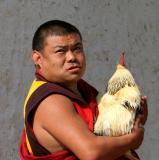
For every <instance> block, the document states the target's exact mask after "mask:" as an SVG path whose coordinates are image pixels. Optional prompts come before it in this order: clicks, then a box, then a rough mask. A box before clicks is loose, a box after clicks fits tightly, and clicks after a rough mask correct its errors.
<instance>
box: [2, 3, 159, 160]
mask: <svg viewBox="0 0 159 160" xmlns="http://www.w3.org/2000/svg"><path fill="white" fill-rule="evenodd" d="M50 19H61V20H66V21H68V22H70V23H72V24H74V25H76V26H77V27H78V28H79V29H80V30H81V32H82V35H83V39H84V47H85V53H86V58H87V70H86V73H85V76H84V78H85V79H86V80H87V81H88V82H90V83H91V84H92V85H94V86H95V87H96V88H97V89H98V90H101V91H104V89H105V83H106V82H107V80H108V79H109V77H110V76H111V74H112V73H113V71H114V70H115V66H116V64H117V61H118V58H119V54H120V51H121V50H122V49H124V50H125V53H126V63H127V66H128V68H129V69H130V70H131V71H132V73H133V74H134V77H135V79H136V81H137V82H138V84H139V86H140V87H141V90H142V93H143V94H144V95H147V96H148V104H149V118H148V122H147V124H146V132H145V140H144V143H143V145H142V146H141V148H140V149H139V150H138V153H139V154H140V156H141V159H144V160H157V159H158V158H157V157H158V149H159V143H158V142H159V136H158V133H159V125H158V115H159V107H158V102H159V96H158V92H159V85H158V79H159V54H158V50H159V1H157V0H140V1H138V0H118V1H117V0H98V1H96V0H86V1H84V0H58V1H57V0H1V1H0V68H1V69H0V110H1V112H0V126H1V130H0V159H2V160H3V159H5V160H17V159H19V157H18V146H19V140H20V135H21V130H22V127H23V117H22V113H23V101H24V97H25V95H26V92H27V90H28V89H29V85H30V83H31V81H32V79H33V77H34V66H33V64H32V62H31V58H30V57H31V41H32V36H33V33H34V31H35V29H36V28H37V27H38V26H39V25H40V24H41V23H43V22H45V21H47V20H50Z"/></svg>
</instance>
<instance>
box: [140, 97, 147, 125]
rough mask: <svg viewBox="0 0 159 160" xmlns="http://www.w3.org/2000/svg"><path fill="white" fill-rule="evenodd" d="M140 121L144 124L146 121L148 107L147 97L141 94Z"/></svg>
mask: <svg viewBox="0 0 159 160" xmlns="http://www.w3.org/2000/svg"><path fill="white" fill-rule="evenodd" d="M141 115H142V117H141V118H142V119H141V123H142V124H143V125H144V124H145V123H146V121H147V116H148V107H147V97H146V96H142V97H141Z"/></svg>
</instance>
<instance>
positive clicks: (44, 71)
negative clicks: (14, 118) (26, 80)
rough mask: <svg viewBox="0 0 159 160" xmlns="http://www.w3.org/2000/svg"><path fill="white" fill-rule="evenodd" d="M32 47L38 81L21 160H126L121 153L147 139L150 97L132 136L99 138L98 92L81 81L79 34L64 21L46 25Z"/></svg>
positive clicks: (28, 110) (27, 110)
mask: <svg viewBox="0 0 159 160" xmlns="http://www.w3.org/2000/svg"><path fill="white" fill-rule="evenodd" d="M32 49H33V51H32V59H33V62H34V64H35V67H36V80H34V81H33V84H32V86H31V88H30V91H29V93H28V96H27V98H26V101H25V104H24V118H25V128H24V131H23V135H22V140H21V146H20V157H21V159H23V160H32V159H48V160H63V159H65V160H66V159H67V160H75V159H81V160H85V159H86V160H89V159H90V160H94V159H95V160H96V159H103V160H105V159H107V160H112V159H122V160H124V159H125V160H126V158H125V157H124V156H122V155H123V154H124V153H125V152H126V151H128V150H133V149H136V148H138V147H139V146H140V144H141V143H142V140H143V136H144V129H143V127H140V126H141V124H145V121H146V118H147V106H146V99H145V98H142V106H143V113H142V115H141V116H139V117H137V119H136V123H135V126H134V130H133V132H132V133H131V134H128V135H124V136H121V137H106V136H96V135H94V134H93V124H94V120H95V117H96V116H97V114H98V110H97V104H96V96H97V91H96V90H95V89H94V88H93V87H92V86H90V85H89V84H87V83H86V82H85V81H84V80H82V79H81V77H82V76H83V74H84V71H85V55H84V50H83V44H82V36H81V34H80V32H79V30H78V29H77V28H76V27H74V26H73V25H71V24H68V23H66V22H64V21H59V20H53V21H49V22H46V23H44V24H42V25H41V26H40V27H39V28H38V29H37V31H36V32H35V35H34V38H33V46H32Z"/></svg>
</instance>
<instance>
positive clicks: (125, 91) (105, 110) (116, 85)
mask: <svg viewBox="0 0 159 160" xmlns="http://www.w3.org/2000/svg"><path fill="white" fill-rule="evenodd" d="M97 101H98V109H99V116H98V119H97V121H96V123H95V127H94V132H95V134H97V135H106V136H121V135H124V134H129V133H131V131H132V129H133V125H134V122H135V117H136V114H137V112H138V110H140V101H141V93H140V90H139V88H138V86H137V84H136V82H135V80H134V78H133V76H132V74H131V73H130V71H129V70H128V69H127V68H126V66H125V62H124V52H122V54H121V57H120V62H119V64H118V65H117V69H116V71H115V73H114V74H113V76H112V77H111V78H110V80H109V82H108V85H107V92H106V93H105V94H103V95H102V96H98V99H97ZM125 156H126V157H127V158H129V159H131V160H137V158H135V157H134V156H133V155H131V153H130V152H127V153H126V154H125Z"/></svg>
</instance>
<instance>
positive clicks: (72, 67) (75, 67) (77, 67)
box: [68, 66, 81, 70]
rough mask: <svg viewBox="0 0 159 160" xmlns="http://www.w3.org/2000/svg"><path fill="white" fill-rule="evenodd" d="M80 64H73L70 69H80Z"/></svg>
mask: <svg viewBox="0 0 159 160" xmlns="http://www.w3.org/2000/svg"><path fill="white" fill-rule="evenodd" d="M80 68H81V67H80V66H71V67H69V68H68V70H74V69H80Z"/></svg>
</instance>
